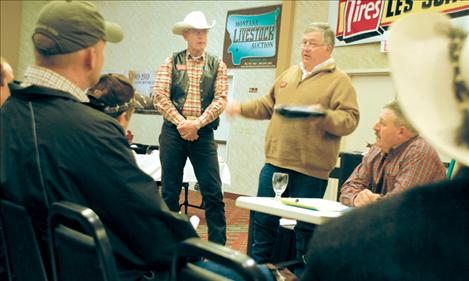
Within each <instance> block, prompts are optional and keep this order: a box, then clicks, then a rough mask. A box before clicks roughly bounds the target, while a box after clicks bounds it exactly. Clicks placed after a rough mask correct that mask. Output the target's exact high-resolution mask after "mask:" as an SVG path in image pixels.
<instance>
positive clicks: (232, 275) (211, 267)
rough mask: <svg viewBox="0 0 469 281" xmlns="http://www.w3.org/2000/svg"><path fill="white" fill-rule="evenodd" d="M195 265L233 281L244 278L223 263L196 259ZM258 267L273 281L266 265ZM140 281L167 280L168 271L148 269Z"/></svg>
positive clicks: (267, 280) (241, 280) (268, 280)
mask: <svg viewBox="0 0 469 281" xmlns="http://www.w3.org/2000/svg"><path fill="white" fill-rule="evenodd" d="M195 264H196V265H197V266H200V267H201V268H204V269H206V270H208V271H211V272H213V273H216V274H218V275H221V276H223V277H225V278H227V279H229V280H233V281H244V278H243V277H242V276H241V275H239V274H238V273H236V271H234V270H233V269H231V268H229V267H226V266H224V265H221V264H218V263H215V262H212V261H197V262H195ZM258 268H259V269H260V271H261V273H262V275H263V276H264V278H265V280H266V281H274V280H275V279H274V276H273V275H272V273H271V272H270V270H269V269H268V268H267V266H265V265H263V264H260V265H258ZM140 280H141V281H148V280H154V281H169V280H170V271H169V270H168V271H159V272H157V271H150V272H148V273H147V274H146V275H145V276H143V277H142V278H141V279H140Z"/></svg>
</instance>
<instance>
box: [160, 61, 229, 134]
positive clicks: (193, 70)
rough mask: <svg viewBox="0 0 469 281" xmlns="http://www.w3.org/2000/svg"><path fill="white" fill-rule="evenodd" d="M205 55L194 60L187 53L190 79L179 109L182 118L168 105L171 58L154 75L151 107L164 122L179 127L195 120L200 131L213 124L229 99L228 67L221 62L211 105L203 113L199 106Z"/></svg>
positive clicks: (171, 105)
mask: <svg viewBox="0 0 469 281" xmlns="http://www.w3.org/2000/svg"><path fill="white" fill-rule="evenodd" d="M205 58H206V56H205V53H204V54H203V55H202V56H199V57H197V58H194V57H193V56H191V55H190V54H189V52H186V67H187V69H186V71H187V75H188V77H189V89H188V92H187V97H186V101H185V103H184V106H183V109H182V115H181V114H180V113H179V112H178V111H177V109H176V107H175V106H174V104H173V103H172V101H171V84H172V67H173V58H172V56H170V57H168V58H167V59H166V60H165V62H164V63H163V65H161V67H160V69H159V71H158V73H157V74H156V79H155V85H154V101H153V102H154V104H155V107H156V108H158V110H159V111H160V112H161V114H162V115H163V117H164V118H166V119H167V120H169V121H170V122H171V123H173V124H175V125H178V124H179V123H181V122H182V121H184V120H185V119H198V120H199V122H200V127H204V126H205V125H207V124H208V123H210V122H212V121H213V120H215V119H216V118H217V117H218V116H219V115H220V114H221V113H222V112H223V110H224V109H225V106H226V102H227V96H228V77H227V67H226V64H225V63H224V62H223V61H220V64H219V66H218V71H217V79H216V80H215V93H214V97H213V100H212V103H211V104H210V105H209V106H208V107H207V108H206V109H205V111H204V112H202V106H201V102H200V78H201V76H202V73H203V71H204V67H205V63H206V61H205Z"/></svg>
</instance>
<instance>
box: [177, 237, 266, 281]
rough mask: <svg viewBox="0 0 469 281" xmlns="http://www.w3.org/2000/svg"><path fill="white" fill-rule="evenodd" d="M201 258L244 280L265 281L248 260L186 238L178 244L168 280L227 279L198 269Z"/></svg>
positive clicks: (256, 267) (233, 252)
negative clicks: (224, 268) (232, 272)
mask: <svg viewBox="0 0 469 281" xmlns="http://www.w3.org/2000/svg"><path fill="white" fill-rule="evenodd" d="M202 259H204V260H208V261H211V262H214V263H216V264H218V265H221V266H224V267H226V268H229V269H231V270H232V271H234V272H236V273H237V274H238V275H240V276H241V277H242V278H243V279H244V280H246V281H263V280H265V277H264V275H263V274H262V272H261V270H260V269H259V268H258V266H257V264H256V262H255V261H254V260H253V259H252V258H250V257H248V256H246V255H244V254H242V253H240V252H237V251H235V250H232V249H230V248H227V247H224V246H221V245H218V244H215V243H213V242H210V241H205V240H202V239H200V238H189V239H187V240H185V241H183V242H181V243H180V244H179V245H178V248H177V250H176V253H175V255H174V257H173V262H172V265H171V280H172V281H179V280H191V281H224V280H231V279H228V278H227V277H226V276H221V275H219V274H217V273H214V272H212V271H209V270H207V269H205V268H203V267H201V266H200V265H199V264H198V263H197V262H200V261H201V260H202Z"/></svg>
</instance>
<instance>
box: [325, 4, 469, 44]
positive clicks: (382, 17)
mask: <svg viewBox="0 0 469 281" xmlns="http://www.w3.org/2000/svg"><path fill="white" fill-rule="evenodd" d="M430 11H431V12H441V13H445V14H448V15H449V16H450V17H452V18H459V19H460V20H463V21H468V20H469V1H467V0H421V1H412V0H339V1H331V2H329V24H331V26H336V46H346V45H352V44H363V43H370V42H378V41H381V40H382V39H383V37H384V36H383V35H384V34H385V32H386V30H387V29H388V27H389V26H390V25H391V24H392V23H393V22H394V21H396V20H397V19H398V18H400V17H402V16H404V15H408V14H413V13H421V12H430Z"/></svg>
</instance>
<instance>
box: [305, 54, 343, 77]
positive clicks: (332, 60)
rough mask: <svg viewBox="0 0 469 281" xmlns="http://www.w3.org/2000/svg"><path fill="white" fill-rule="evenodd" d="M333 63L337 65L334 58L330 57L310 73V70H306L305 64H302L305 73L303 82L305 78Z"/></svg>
mask: <svg viewBox="0 0 469 281" xmlns="http://www.w3.org/2000/svg"><path fill="white" fill-rule="evenodd" d="M331 63H335V60H334V59H333V58H332V57H330V58H328V59H327V60H325V61H323V62H322V63H320V64H318V65H316V66H315V67H314V68H313V69H312V70H311V71H308V70H306V68H305V66H304V64H303V62H300V68H301V72H302V73H303V75H302V76H301V80H305V78H306V77H308V76H310V75H311V74H312V73H313V72H315V71H317V70H319V69H320V68H322V67H323V66H326V65H328V64H331Z"/></svg>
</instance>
